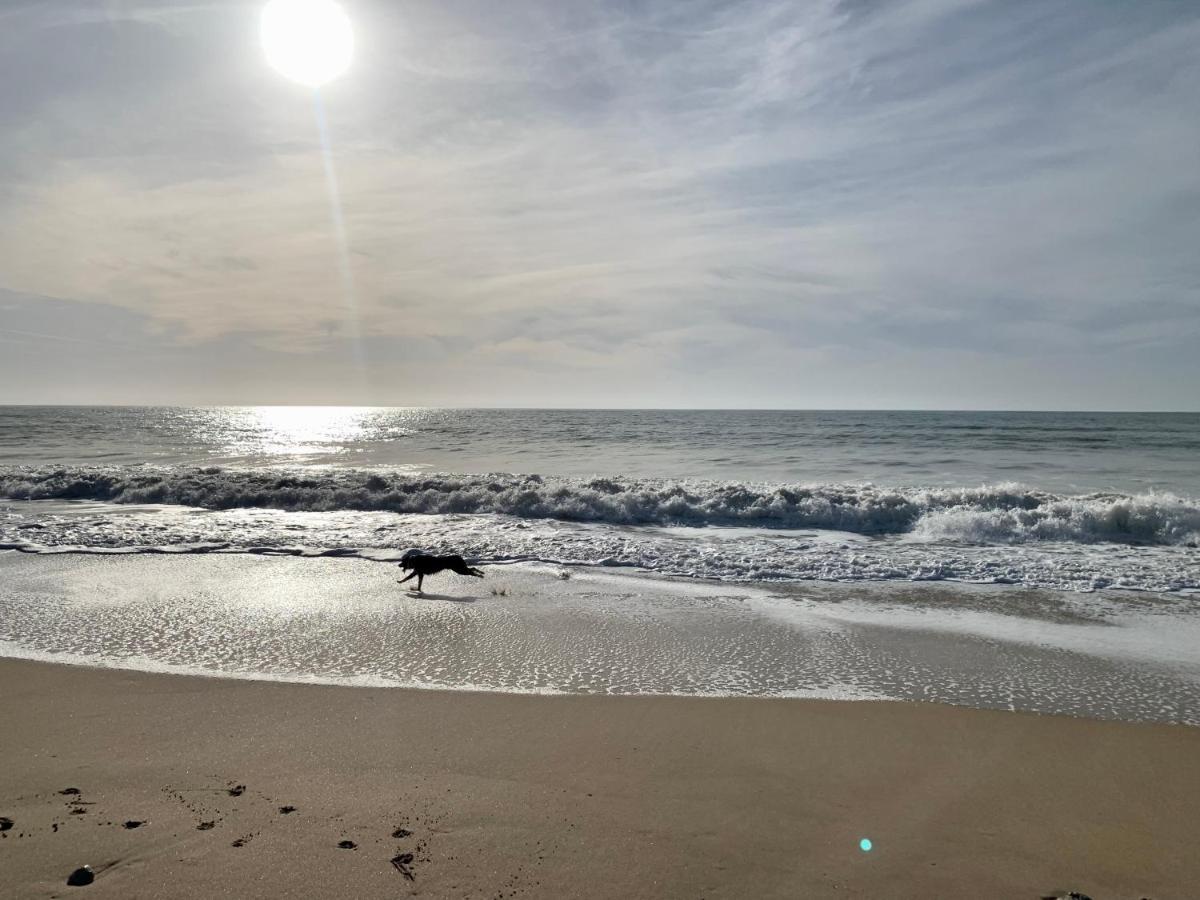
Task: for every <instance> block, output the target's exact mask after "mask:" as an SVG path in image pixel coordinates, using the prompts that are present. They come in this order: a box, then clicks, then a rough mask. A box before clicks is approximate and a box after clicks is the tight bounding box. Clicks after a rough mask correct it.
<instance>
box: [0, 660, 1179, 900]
mask: <svg viewBox="0 0 1200 900" xmlns="http://www.w3.org/2000/svg"><path fill="white" fill-rule="evenodd" d="M0 679H2V680H3V681H4V683H5V685H6V688H7V689H6V691H5V692H3V694H2V695H0V721H2V722H3V723H4V725H5V727H4V729H3V731H4V735H5V736H4V737H3V739H0V747H2V748H3V754H4V757H5V759H6V761H7V763H8V765H6V766H5V767H4V770H3V772H0V805H2V806H3V808H0V816H7V817H8V818H10V819H12V820H13V822H14V825H13V827H12V828H11V829H10V830H9V831H7V832H5V836H4V839H3V840H0V868H2V869H3V871H5V873H6V879H5V885H4V886H2V887H0V894H2V895H4V896H22V897H33V896H52V895H55V894H57V893H59V889H60V888H61V887H62V886H63V884H64V879H65V878H66V876H67V874H69V873H70V872H71V871H72V870H73V869H74V868H75V867H76V866H78V865H82V864H84V863H90V864H91V865H92V866H93V867H94V868H96V869H97V870H98V871H99V875H98V877H97V880H96V882H95V884H94V885H93V886H92V887H91V888H89V891H90V894H89V895H95V896H101V897H118V896H120V897H153V896H165V895H173V896H179V897H183V898H189V897H206V896H214V895H217V894H220V893H222V892H225V893H230V892H232V893H234V894H236V895H238V896H243V897H277V896H313V895H316V896H326V895H331V894H334V893H342V894H345V895H353V896H363V897H375V896H380V897H383V896H392V897H394V896H396V895H397V894H401V893H404V894H411V895H413V896H429V897H442V896H461V897H495V896H498V895H500V894H506V895H510V896H511V895H517V896H522V897H547V898H549V897H697V896H704V897H709V898H717V897H743V896H755V897H781V898H782V897H796V896H811V897H825V896H850V897H853V896H860V897H878V896H889V897H927V896H959V895H962V896H981V897H987V896H997V897H999V896H1005V897H1031V898H1032V897H1040V896H1042V895H1044V894H1048V893H1051V892H1053V891H1056V890H1063V891H1066V890H1078V891H1082V892H1084V893H1086V894H1090V895H1091V896H1093V897H1095V898H1096V900H1101V898H1104V897H1126V896H1128V897H1141V896H1146V897H1151V898H1162V897H1172V896H1186V894H1187V891H1188V890H1190V887H1191V886H1192V885H1194V884H1195V883H1198V882H1200V860H1198V859H1197V858H1196V857H1195V855H1194V853H1192V847H1191V839H1190V835H1189V828H1190V826H1189V823H1191V822H1194V810H1195V808H1196V807H1197V805H1200V730H1197V729H1194V728H1188V727H1178V726H1169V725H1145V724H1127V723H1119V722H1101V721H1092V720H1086V719H1073V718H1067V717H1056V716H1041V715H1036V714H1026V713H1012V712H995V711H987V710H973V709H965V708H956V707H949V706H942V705H937V704H913V703H892V702H870V701H867V702H854V703H845V702H839V701H814V700H791V699H774V698H748V697H739V698H717V697H696V698H683V697H637V696H629V697H602V696H569V697H568V696H521V695H501V694H474V693H467V692H443V691H420V690H407V689H395V688H387V689H376V688H360V687H356V688H345V687H336V686H325V685H297V684H280V683H272V682H255V681H242V680H235V679H214V678H194V677H188V676H179V675H163V674H153V675H152V674H144V673H137V672H128V671H120V670H105V669H86V668H82V667H75V666H63V665H54V664H48V663H38V662H29V661H23V660H10V659H2V660H0ZM1047 751H1049V752H1047ZM243 785H244V789H243V790H242V791H240V792H239V793H238V795H237V796H234V795H233V794H232V793H231V792H233V791H236V790H237V789H238V787H239V786H243ZM68 787H74V788H78V789H79V790H80V792H81V793H80V794H79V795H63V794H61V793H59V792H60V791H62V790H64V789H66V788H68ZM84 804H86V805H84ZM285 806H294V807H295V808H296V809H295V811H294V812H292V813H287V814H285V813H281V812H280V809H281V808H283V807H285ZM71 809H82V810H84V811H83V812H81V813H78V814H75V813H72V812H71ZM129 821H137V822H142V823H144V824H143V825H140V826H139V827H136V828H132V829H129V828H125V827H123V823H125V822H129ZM206 822H212V823H213V824H212V826H211V827H207V828H201V827H200V826H202V825H204V824H205V823H206ZM106 823H109V824H106ZM397 829H400V830H402V831H407V832H411V834H409V835H405V836H403V837H400V838H394V837H392V834H393V832H395V833H397V834H400V833H401V831H397ZM22 834H23V835H24V836H23V837H19V836H18V835H22ZM864 837H865V838H868V839H870V840H871V841H872V850H871V851H870V852H869V853H866V852H863V851H862V850H860V849H859V847H858V842H859V841H860V840H861V839H862V838H864ZM339 841H352V842H354V843H355V845H356V847H355V848H354V849H342V848H339V847H338V842H339ZM237 842H240V843H237ZM235 843H236V844H237V845H236V846H235ZM406 853H412V854H413V856H412V859H411V860H410V861H409V862H407V863H404V866H405V867H406V868H408V870H409V873H410V874H411V875H412V876H413V877H414V880H413V881H409V880H408V878H407V877H406V876H405V875H404V874H403V872H401V871H400V869H398V868H396V867H394V866H393V865H392V864H391V863H390V860H391V859H393V858H397V857H399V858H403V856H404V854H406ZM110 863H111V865H109V864H110ZM100 867H105V868H103V870H102V871H101V870H100Z"/></svg>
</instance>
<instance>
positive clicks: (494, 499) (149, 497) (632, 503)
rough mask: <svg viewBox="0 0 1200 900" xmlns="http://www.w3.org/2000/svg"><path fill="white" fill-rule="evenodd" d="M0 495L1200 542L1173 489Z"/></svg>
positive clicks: (260, 482) (38, 480)
mask: <svg viewBox="0 0 1200 900" xmlns="http://www.w3.org/2000/svg"><path fill="white" fill-rule="evenodd" d="M0 496H2V497H8V498H13V499H20V500H52V499H53V500H62V499H70V500H99V501H106V502H111V503H120V504H147V503H151V504H178V505H184V506H190V507H199V508H203V509H210V510H228V509H239V508H265V509H281V510H294V511H342V510H346V511H386V512H393V513H420V514H496V515H505V516H513V517H518V518H523V519H556V520H561V521H568V522H600V523H609V524H618V525H644V524H660V525H672V524H674V525H692V526H697V525H704V526H731V525H736V526H757V527H766V528H790V529H798V528H800V529H803V528H807V529H820V530H836V531H847V532H854V533H858V534H865V535H894V534H913V535H915V536H918V537H928V538H932V539H937V540H943V541H944V540H956V541H963V542H969V543H986V544H998V543H1025V542H1038V541H1059V542H1064V541H1066V542H1077V543H1093V542H1098V541H1104V542H1117V543H1129V544H1146V545H1164V546H1196V545H1197V544H1198V543H1200V501H1197V500H1195V499H1192V498H1185V497H1179V496H1175V495H1172V494H1166V493H1146V494H1137V495H1125V494H1112V493H1092V494H1082V495H1077V496H1065V495H1060V494H1054V493H1049V492H1046V491H1039V490H1032V489H1029V488H1025V487H1022V486H1021V485H1017V484H994V485H982V486H979V487H961V488H933V489H931V488H882V487H876V486H874V485H871V484H822V485H780V484H758V483H743V482H705V481H672V480H663V479H637V478H624V479H619V478H592V479H579V478H542V477H539V476H536V475H533V476H514V475H462V476H458V475H420V476H414V475H411V474H400V473H390V472H386V471H378V470H369V469H323V470H313V469H307V470H294V471H286V470H280V469H225V468H219V467H202V468H186V467H180V468H152V467H61V468H34V467H8V468H4V469H0Z"/></svg>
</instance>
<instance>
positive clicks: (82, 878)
mask: <svg viewBox="0 0 1200 900" xmlns="http://www.w3.org/2000/svg"><path fill="white" fill-rule="evenodd" d="M95 880H96V873H95V872H93V871H92V867H91V866H80V867H79V868H78V869H76V870H75V871H74V872H72V873H71V874H70V875H68V876H67V884H68V885H70V886H71V887H83V886H84V885H87V884H91V883H92V882H93V881H95Z"/></svg>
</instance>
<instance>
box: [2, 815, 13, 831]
mask: <svg viewBox="0 0 1200 900" xmlns="http://www.w3.org/2000/svg"><path fill="white" fill-rule="evenodd" d="M12 827H13V820H12V819H10V818H9V817H8V816H0V831H8V829H10V828H12Z"/></svg>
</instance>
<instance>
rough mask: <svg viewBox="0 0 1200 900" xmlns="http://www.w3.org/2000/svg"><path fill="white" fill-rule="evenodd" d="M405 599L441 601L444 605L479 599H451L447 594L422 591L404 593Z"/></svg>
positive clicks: (472, 601)
mask: <svg viewBox="0 0 1200 900" xmlns="http://www.w3.org/2000/svg"><path fill="white" fill-rule="evenodd" d="M404 594H405V596H406V597H409V598H411V599H413V600H441V601H444V602H446V603H474V602H476V601H477V600H480V599H482V598H480V597H451V596H450V595H449V594H429V593H425V592H423V591H405V592H404Z"/></svg>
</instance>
